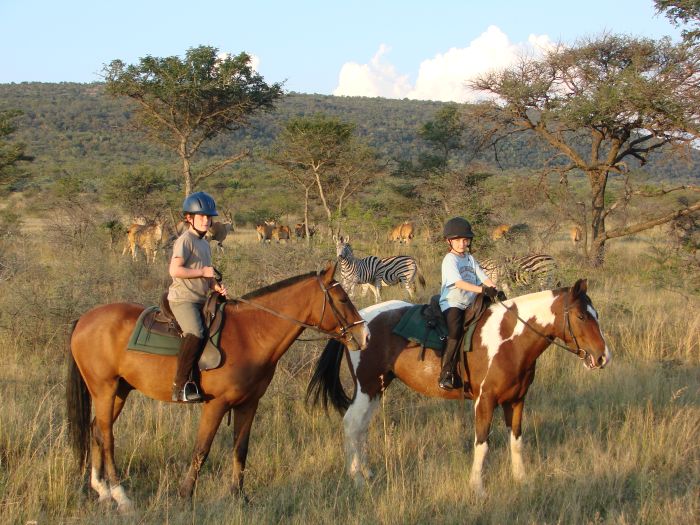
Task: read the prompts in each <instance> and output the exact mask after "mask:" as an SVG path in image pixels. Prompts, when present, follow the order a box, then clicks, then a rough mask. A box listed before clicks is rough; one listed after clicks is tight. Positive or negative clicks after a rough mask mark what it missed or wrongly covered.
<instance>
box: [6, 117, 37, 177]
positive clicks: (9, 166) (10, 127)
mask: <svg viewBox="0 0 700 525" xmlns="http://www.w3.org/2000/svg"><path fill="white" fill-rule="evenodd" d="M21 114H22V112H21V111H19V110H4V111H0V184H2V185H3V186H6V185H7V184H11V183H12V182H14V181H15V180H16V179H17V178H18V177H19V176H20V173H19V172H18V170H17V165H18V163H19V162H22V161H24V162H31V161H33V160H34V157H31V156H28V155H26V154H25V150H26V146H25V145H24V144H22V143H21V142H14V141H11V140H10V137H11V135H12V134H13V133H14V132H15V131H17V125H16V124H15V122H14V121H15V119H16V118H17V117H19V116H20V115H21Z"/></svg>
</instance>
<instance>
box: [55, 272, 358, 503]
mask: <svg viewBox="0 0 700 525" xmlns="http://www.w3.org/2000/svg"><path fill="white" fill-rule="evenodd" d="M334 272H335V265H331V264H330V263H329V264H328V266H327V267H326V268H325V269H324V270H322V271H320V272H312V273H309V274H305V275H300V276H297V277H292V278H289V279H286V280H284V281H281V282H279V283H276V284H273V285H270V286H268V287H266V288H262V289H260V290H258V291H255V292H252V293H250V294H248V295H245V296H243V297H241V298H239V299H235V300H231V301H228V302H227V304H226V305H225V315H226V320H225V322H224V325H223V328H222V330H221V334H220V343H219V346H220V348H221V351H222V354H223V356H222V364H221V365H220V366H219V367H218V368H216V369H213V370H208V371H204V372H202V375H201V391H202V393H203V395H204V398H205V402H204V404H203V406H202V415H201V419H200V423H199V430H198V432H197V438H196V442H195V446H194V455H193V458H192V464H191V466H190V468H189V471H188V472H187V475H186V476H185V478H184V480H183V482H182V484H181V485H180V489H179V493H180V495H181V496H184V497H190V496H191V495H192V491H193V489H194V485H195V482H196V480H197V475H198V473H199V470H200V468H201V466H202V464H203V463H204V461H205V459H206V457H207V454H208V453H209V449H210V447H211V443H212V440H213V439H214V435H215V434H216V431H217V429H218V427H219V424H220V423H221V419H222V418H223V416H224V414H226V413H227V412H228V411H229V410H233V416H234V425H233V434H234V446H233V485H232V489H233V490H234V491H235V492H236V493H238V494H241V495H243V492H242V489H243V471H244V469H245V462H246V456H247V454H248V440H249V437H250V429H251V425H252V423H253V418H254V417H255V412H256V410H257V408H258V402H259V400H260V398H261V397H262V396H263V394H264V393H265V390H266V389H267V387H268V385H269V384H270V381H271V380H272V376H273V375H274V373H275V368H276V365H277V361H279V359H280V358H281V357H282V355H283V354H284V353H285V352H286V351H287V349H288V348H289V347H290V346H291V345H292V343H293V342H294V340H295V339H296V338H297V337H299V335H300V334H301V333H302V332H303V331H304V329H306V328H311V329H314V330H316V331H318V332H321V333H322V334H324V335H325V336H327V337H329V338H335V339H338V340H339V341H342V342H343V344H346V345H348V346H349V347H350V348H351V349H353V350H357V349H362V348H364V347H365V346H366V342H367V329H366V324H365V321H364V320H363V319H362V317H361V316H360V314H359V312H358V311H357V310H356V309H355V306H354V305H353V304H352V302H351V301H350V299H349V298H348V296H347V294H346V293H345V290H343V288H342V287H341V286H340V285H339V283H338V282H336V281H335V280H334V278H333V274H334ZM143 309H144V307H143V306H141V305H136V304H127V303H114V304H107V305H103V306H98V307H97V308H94V309H93V310H90V311H89V312H87V313H85V314H84V315H83V316H82V317H80V319H79V320H78V321H77V323H76V325H75V327H74V330H73V333H72V336H71V353H72V359H71V360H70V363H69V366H70V373H69V381H68V385H67V408H68V417H69V423H70V426H71V430H72V434H73V441H74V446H75V448H76V451H77V453H78V454H79V457H81V458H83V460H86V459H87V452H88V446H89V447H90V449H91V459H92V465H91V466H92V469H91V480H90V485H91V486H92V488H93V489H95V490H96V491H97V493H98V494H99V499H100V501H109V498H113V499H114V500H115V501H116V502H117V504H118V507H119V510H120V511H130V510H131V508H132V504H131V501H130V500H129V498H128V497H127V495H126V493H125V491H124V489H123V488H122V486H121V485H120V484H119V483H120V482H119V476H118V474H117V469H116V466H115V463H114V436H113V430H112V429H113V425H114V422H115V420H116V419H117V417H118V416H119V413H120V412H121V410H122V408H123V407H124V403H125V401H126V398H127V396H128V394H129V392H130V391H131V390H133V389H137V390H139V391H140V392H142V393H143V394H144V395H146V396H148V397H151V398H153V399H156V400H159V401H170V395H171V394H170V387H171V383H172V379H173V376H174V374H175V366H176V357H170V356H161V355H155V354H147V353H140V352H134V351H127V349H126V347H127V341H128V340H129V336H130V335H131V331H132V329H133V328H134V324H135V322H136V320H137V318H138V317H139V314H140V313H141V312H142V311H143ZM91 401H92V402H93V403H94V418H93V419H92V422H90V403H91Z"/></svg>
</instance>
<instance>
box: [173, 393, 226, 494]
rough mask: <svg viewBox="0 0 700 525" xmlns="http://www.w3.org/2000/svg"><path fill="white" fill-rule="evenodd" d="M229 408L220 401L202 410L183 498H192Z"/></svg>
mask: <svg viewBox="0 0 700 525" xmlns="http://www.w3.org/2000/svg"><path fill="white" fill-rule="evenodd" d="M228 408H229V407H228V405H227V404H226V403H224V402H223V401H220V400H218V399H215V400H213V401H210V402H209V403H206V404H205V405H204V408H202V417H201V418H200V420H199V429H198V430H197V439H196V441H195V443H194V452H193V453H192V464H191V465H190V468H189V470H188V471H187V474H186V475H185V479H184V480H182V483H181V484H180V489H179V491H178V493H179V494H180V496H181V497H183V498H190V497H192V492H193V491H194V485H195V483H196V482H197V476H198V475H199V470H200V469H201V468H202V465H203V464H204V461H206V459H207V456H208V455H209V450H210V449H211V443H212V441H213V440H214V436H215V435H216V431H217V430H218V429H219V425H220V424H221V419H222V418H223V417H224V414H225V413H226V411H227V410H228Z"/></svg>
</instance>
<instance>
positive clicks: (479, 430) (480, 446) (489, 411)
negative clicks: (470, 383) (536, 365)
mask: <svg viewBox="0 0 700 525" xmlns="http://www.w3.org/2000/svg"><path fill="white" fill-rule="evenodd" d="M495 406H496V402H495V400H494V399H492V398H489V397H484V395H483V393H482V395H480V396H479V398H478V399H477V401H476V404H475V405H474V426H475V439H474V461H473V463H472V470H471V474H470V475H469V486H470V487H471V488H472V490H473V491H474V493H475V494H476V495H477V496H480V497H483V496H485V495H486V493H485V491H484V482H483V479H482V475H481V473H482V470H483V467H484V460H485V459H486V453H487V452H488V450H489V441H488V440H489V430H490V429H491V421H492V420H493V411H494V408H495Z"/></svg>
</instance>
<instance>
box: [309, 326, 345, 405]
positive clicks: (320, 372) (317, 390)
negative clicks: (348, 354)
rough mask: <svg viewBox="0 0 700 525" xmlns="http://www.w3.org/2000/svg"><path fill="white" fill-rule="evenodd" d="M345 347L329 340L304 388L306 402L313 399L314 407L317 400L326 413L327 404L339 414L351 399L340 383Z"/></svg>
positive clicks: (338, 342)
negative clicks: (321, 403)
mask: <svg viewBox="0 0 700 525" xmlns="http://www.w3.org/2000/svg"><path fill="white" fill-rule="evenodd" d="M344 353H345V345H344V344H343V343H341V342H340V341H336V340H335V339H331V340H330V341H328V344H327V345H326V348H324V349H323V352H321V356H320V357H319V358H318V362H317V363H316V368H315V369H314V373H313V376H311V381H309V386H308V387H306V402H307V403H308V402H309V401H310V400H312V399H313V403H312V404H314V405H317V404H318V402H319V400H321V401H322V402H323V408H324V410H326V412H328V402H329V401H330V403H331V404H332V405H333V406H334V407H335V409H336V410H337V411H338V412H340V413H341V414H343V413H345V411H346V410H347V409H348V407H349V406H350V402H351V401H352V399H350V398H349V397H348V395H347V394H346V393H345V390H343V385H342V383H341V382H340V363H341V362H342V361H343V354H344Z"/></svg>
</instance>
